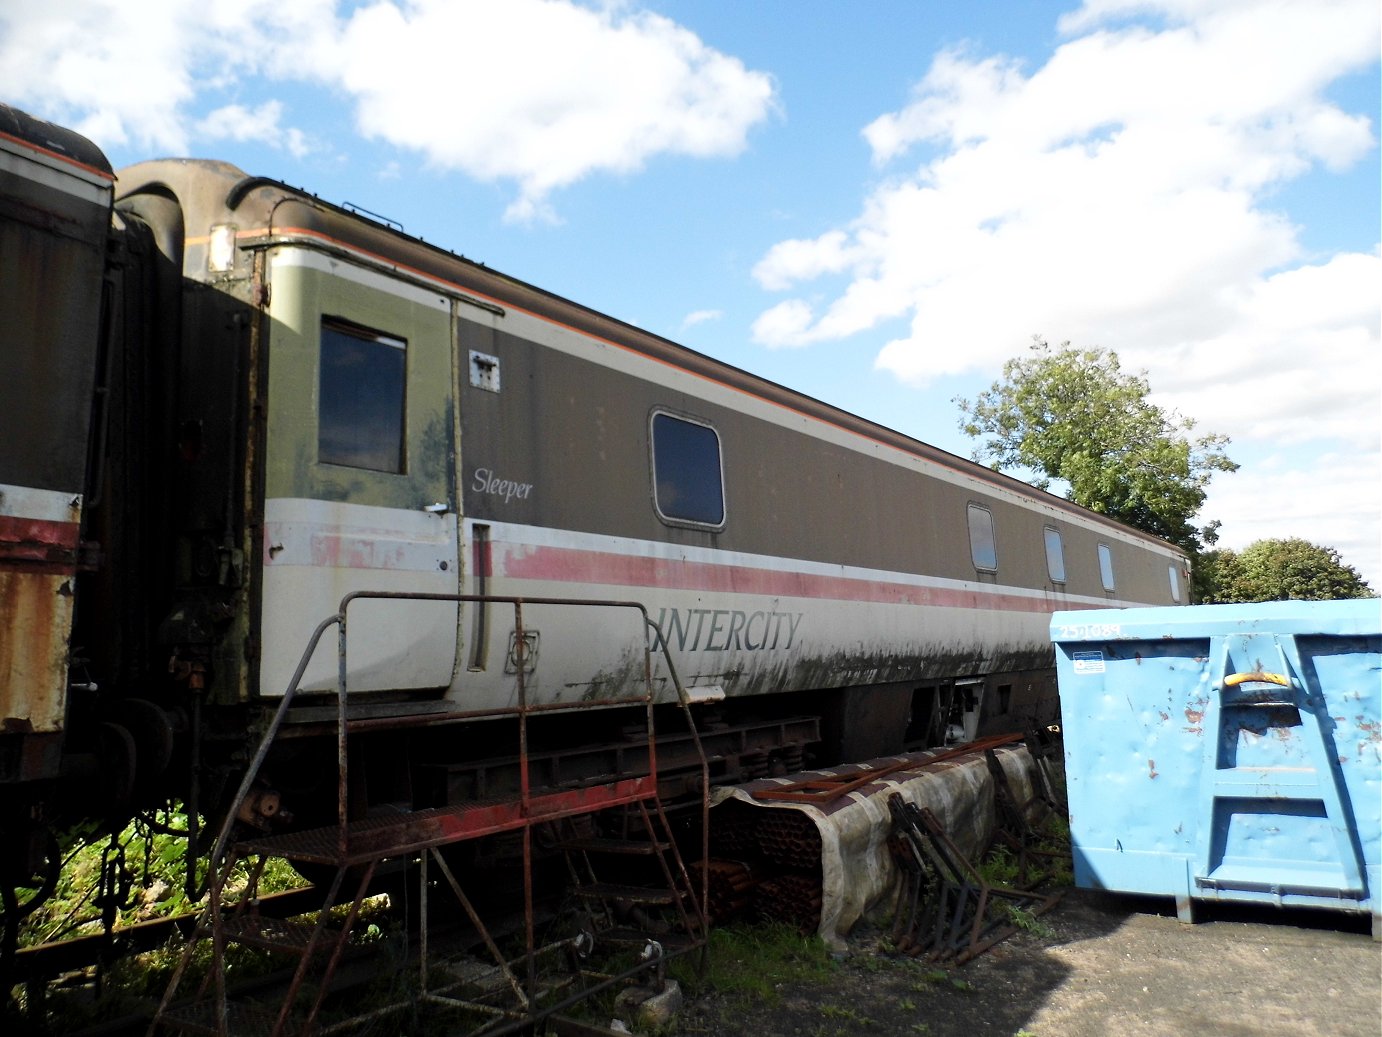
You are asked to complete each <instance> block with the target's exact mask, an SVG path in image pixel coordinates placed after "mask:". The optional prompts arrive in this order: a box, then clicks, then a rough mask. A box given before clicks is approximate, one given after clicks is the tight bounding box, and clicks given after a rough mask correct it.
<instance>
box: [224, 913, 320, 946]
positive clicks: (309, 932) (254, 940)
mask: <svg viewBox="0 0 1382 1037" xmlns="http://www.w3.org/2000/svg"><path fill="white" fill-rule="evenodd" d="M316 929H317V925H316V922H290V921H286V920H284V919H281V918H265V917H264V916H263V915H241V916H240V917H239V918H227V919H226V920H225V921H223V922H222V923H221V932H222V933H223V934H224V936H225V938H226V939H227V940H231V941H233V942H235V943H242V944H245V945H246V946H248V947H259V948H262V949H264V950H269V951H285V952H288V953H290V954H306V953H307V952H308V950H309V949H310V948H311V946H312V937H313V934H314V933H315V932H316ZM199 931H200V932H201V933H202V934H203V935H205V936H210V935H211V927H210V926H202V927H200V930H199ZM321 935H322V939H321V940H320V941H319V945H318V948H317V949H318V950H321V949H324V948H326V947H329V946H331V944H332V943H333V942H334V940H335V939H336V938H338V937H339V936H340V930H338V929H323V930H322V934H321Z"/></svg>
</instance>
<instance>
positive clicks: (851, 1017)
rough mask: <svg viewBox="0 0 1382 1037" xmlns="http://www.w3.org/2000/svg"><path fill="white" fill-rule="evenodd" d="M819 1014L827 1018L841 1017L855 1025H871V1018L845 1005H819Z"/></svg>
mask: <svg viewBox="0 0 1382 1037" xmlns="http://www.w3.org/2000/svg"><path fill="white" fill-rule="evenodd" d="M821 1015H823V1016H825V1017H826V1018H827V1019H842V1020H844V1021H845V1022H849V1023H853V1024H854V1025H855V1026H872V1025H873V1020H872V1019H870V1018H868V1017H867V1016H863V1015H860V1014H859V1013H858V1012H856V1011H855V1010H854V1009H852V1008H850V1007H848V1006H846V1005H834V1004H831V1005H821Z"/></svg>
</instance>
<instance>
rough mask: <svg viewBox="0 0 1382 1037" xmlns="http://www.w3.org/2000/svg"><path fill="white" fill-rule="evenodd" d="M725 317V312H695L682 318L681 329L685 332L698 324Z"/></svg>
mask: <svg viewBox="0 0 1382 1037" xmlns="http://www.w3.org/2000/svg"><path fill="white" fill-rule="evenodd" d="M724 315H725V313H724V310H693V311H692V312H691V313H688V314H687V315H686V316H685V317H683V318H682V320H681V327H682V330H683V331H685V330H686V329H687V328H694V327H695V326H696V325H697V324H705V323H707V322H708V321H714V320H719V319H720V318H721V317H723V316H724Z"/></svg>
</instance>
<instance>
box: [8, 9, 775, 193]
mask: <svg viewBox="0 0 1382 1037" xmlns="http://www.w3.org/2000/svg"><path fill="white" fill-rule="evenodd" d="M16 6H17V5H16ZM303 84H307V85H315V86H322V87H326V88H328V89H331V90H333V91H337V92H340V93H343V94H344V95H345V96H346V97H348V98H349V99H350V101H351V102H352V103H353V105H354V109H355V116H356V120H357V124H358V127H359V130H360V132H361V133H363V134H364V135H365V136H368V137H372V138H376V139H381V140H384V141H387V142H388V143H390V144H392V145H394V146H395V147H397V148H400V149H403V150H406V151H408V152H412V153H416V154H419V155H421V156H422V158H423V160H424V161H426V162H427V163H428V164H430V165H432V166H433V167H436V168H440V169H447V170H458V171H461V172H464V173H466V174H467V175H469V176H472V177H474V178H476V179H479V180H484V181H512V182H513V183H515V184H516V185H517V188H518V194H517V198H516V199H515V201H514V202H513V204H512V206H511V207H510V210H509V213H508V215H509V216H510V218H513V219H520V220H531V219H555V213H554V210H553V207H552V203H551V200H550V199H551V195H552V193H553V192H554V191H556V190H558V189H560V188H562V187H566V186H569V185H571V184H573V183H576V182H577V181H579V180H581V179H582V178H584V177H586V176H589V175H591V174H592V173H599V172H603V173H617V174H627V173H632V172H635V171H637V170H639V169H641V168H642V167H643V166H644V165H645V164H646V163H647V162H648V160H650V159H651V158H653V157H654V156H657V155H665V154H673V155H685V156H689V157H692V158H717V157H728V156H733V155H735V154H737V153H739V152H740V151H742V150H743V148H744V147H745V146H746V144H747V138H748V132H749V130H750V129H752V127H754V126H755V125H757V124H758V123H760V122H762V121H763V120H764V119H765V118H767V117H768V115H769V114H770V113H772V112H773V111H774V109H775V105H776V97H775V93H776V90H775V86H774V84H773V82H772V80H771V78H770V77H769V76H768V75H766V74H765V73H763V72H756V71H752V70H750V69H747V68H746V67H745V66H744V65H743V63H742V62H740V61H739V60H738V59H736V58H734V57H731V56H729V55H726V54H724V53H722V52H720V51H717V50H715V49H714V48H711V47H709V46H707V45H706V44H705V43H704V42H702V41H701V40H700V39H699V38H698V37H697V36H696V35H695V34H693V33H691V32H690V31H688V30H686V29H685V28H682V27H681V26H679V25H677V24H676V23H675V22H673V21H671V20H670V19H668V18H665V17H663V16H661V15H657V14H653V13H650V12H647V11H643V10H640V9H638V8H636V7H634V6H632V5H629V4H623V3H611V4H606V5H602V6H599V7H596V8H591V7H589V6H584V5H582V4H580V3H576V2H574V0H505V2H504V3H492V2H483V0H373V2H370V3H366V4H363V5H356V4H351V3H347V2H345V0H294V2H293V3H282V2H280V0H241V2H237V3H226V2H216V3H211V4H210V5H207V4H194V3H192V2H190V0H148V2H146V3H143V4H142V5H141V7H140V15H139V17H138V18H133V17H130V15H129V8H128V4H126V3H124V2H122V0H51V2H45V3H44V4H42V5H25V10H24V11H23V12H22V13H20V12H18V11H17V10H9V11H0V96H3V97H5V98H6V99H7V100H9V101H11V102H12V103H15V104H18V105H20V106H21V107H27V108H29V109H31V110H33V111H34V112H35V113H36V114H43V115H46V116H47V117H49V118H54V119H58V120H59V121H62V122H64V123H65V124H67V125H71V126H73V128H75V129H77V130H79V131H80V132H83V133H85V134H86V135H88V136H90V137H91V138H93V139H94V140H97V141H100V142H101V143H103V144H104V145H106V146H112V145H124V144H133V145H137V146H139V147H142V148H153V149H158V150H164V151H169V152H177V153H186V152H187V151H188V150H189V149H190V148H191V147H192V146H193V145H195V144H196V143H197V142H198V141H199V140H216V139H223V138H225V137H232V138H235V139H241V140H247V139H253V140H258V141H262V142H264V143H268V144H271V145H272V146H275V147H283V148H286V149H288V150H289V151H291V152H292V153H294V154H301V153H303V151H304V150H305V149H306V147H307V136H306V134H304V133H303V131H302V130H301V129H298V128H296V127H293V126H290V125H285V123H284V120H285V118H286V117H287V116H288V115H289V114H290V113H289V112H288V111H287V109H286V107H285V106H284V105H283V103H282V100H281V99H280V98H275V97H272V96H270V97H268V99H267V100H264V99H263V98H264V95H265V94H266V93H271V92H272V91H273V90H274V89H276V88H282V87H287V86H289V85H298V86H300V85H303ZM250 91H252V92H254V94H255V96H254V99H253V101H252V102H250V103H246V102H245V99H244V98H242V97H240V96H239V94H240V93H241V92H250ZM217 102H225V103H217ZM207 107H214V108H215V111H213V112H211V114H209V115H208V114H200V115H199V114H196V113H197V112H198V111H199V110H200V109H203V108H207Z"/></svg>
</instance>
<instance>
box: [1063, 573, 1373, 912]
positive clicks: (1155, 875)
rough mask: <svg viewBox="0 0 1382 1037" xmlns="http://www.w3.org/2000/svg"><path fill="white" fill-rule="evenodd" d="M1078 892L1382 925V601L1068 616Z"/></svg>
mask: <svg viewBox="0 0 1382 1037" xmlns="http://www.w3.org/2000/svg"><path fill="white" fill-rule="evenodd" d="M1051 640H1052V642H1053V643H1054V644H1055V648H1056V669H1057V674H1058V677H1059V680H1060V698H1061V716H1062V725H1063V728H1064V732H1065V755H1066V780H1067V786H1068V793H1069V801H1070V835H1071V843H1072V848H1073V852H1074V859H1075V881H1076V884H1077V885H1079V886H1082V887H1085V888H1088V889H1108V890H1116V891H1120V892H1127V893H1146V894H1153V895H1164V896H1173V897H1175V900H1176V910H1177V914H1178V915H1179V916H1180V918H1181V919H1182V920H1183V921H1187V922H1188V921H1192V920H1193V917H1194V908H1195V904H1196V902H1197V901H1206V900H1233V901H1248V902H1256V903H1265V904H1275V905H1279V906H1283V907H1292V906H1299V907H1316V908H1320V907H1323V908H1332V909H1337V910H1341V911H1350V912H1368V913H1370V914H1371V915H1372V930H1373V937H1374V939H1382V891H1380V890H1379V887H1382V658H1380V651H1379V650H1380V649H1382V602H1379V600H1378V599H1376V598H1371V599H1363V600H1357V601H1326V602H1303V601H1285V602H1267V603H1262V604H1252V605H1196V606H1191V607H1189V608H1146V609H1099V610H1093V611H1080V612H1057V613H1055V615H1054V616H1053V617H1052V620H1051Z"/></svg>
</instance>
